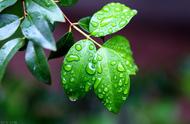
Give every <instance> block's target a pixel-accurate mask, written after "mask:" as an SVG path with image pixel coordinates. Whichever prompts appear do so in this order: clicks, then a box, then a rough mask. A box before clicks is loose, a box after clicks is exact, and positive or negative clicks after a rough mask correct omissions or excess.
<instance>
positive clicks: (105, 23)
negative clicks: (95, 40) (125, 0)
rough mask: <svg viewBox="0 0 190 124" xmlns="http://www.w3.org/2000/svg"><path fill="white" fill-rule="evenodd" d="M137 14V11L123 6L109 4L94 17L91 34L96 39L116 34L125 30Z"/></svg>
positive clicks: (91, 22)
mask: <svg viewBox="0 0 190 124" xmlns="http://www.w3.org/2000/svg"><path fill="white" fill-rule="evenodd" d="M136 14H137V11H136V10H132V9H130V8H129V7H127V6H125V5H123V4H120V3H110V4H107V5H106V6H104V7H103V8H102V9H101V10H100V11H98V12H97V13H95V14H94V15H93V16H92V19H91V21H90V27H89V30H90V33H91V35H93V36H95V37H101V36H106V35H108V34H112V33H115V32H117V31H119V30H121V29H122V28H124V27H125V26H126V25H127V24H128V23H129V21H130V20H131V19H132V17H133V16H135V15H136Z"/></svg>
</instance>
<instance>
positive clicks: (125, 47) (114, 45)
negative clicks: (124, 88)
mask: <svg viewBox="0 0 190 124" xmlns="http://www.w3.org/2000/svg"><path fill="white" fill-rule="evenodd" d="M103 46H104V47H107V48H110V49H112V50H114V51H115V52H117V53H119V54H120V56H121V57H122V58H124V59H125V63H126V65H127V67H128V69H127V70H128V73H129V74H132V75H134V74H136V71H137V70H138V67H137V65H136V64H135V63H134V59H133V53H132V51H131V47H130V44H129V41H128V40H127V39H126V38H125V37H123V36H121V35H116V36H114V37H112V38H111V39H109V40H108V41H107V42H106V43H105V44H104V45H103Z"/></svg>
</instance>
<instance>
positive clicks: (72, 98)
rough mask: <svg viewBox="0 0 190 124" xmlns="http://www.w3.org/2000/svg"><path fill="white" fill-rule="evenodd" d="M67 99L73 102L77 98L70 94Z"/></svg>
mask: <svg viewBox="0 0 190 124" xmlns="http://www.w3.org/2000/svg"><path fill="white" fill-rule="evenodd" d="M69 100H70V101H73V102H75V101H76V100H77V98H76V97H73V96H71V97H69Z"/></svg>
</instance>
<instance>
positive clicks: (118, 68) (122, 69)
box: [117, 63, 125, 72]
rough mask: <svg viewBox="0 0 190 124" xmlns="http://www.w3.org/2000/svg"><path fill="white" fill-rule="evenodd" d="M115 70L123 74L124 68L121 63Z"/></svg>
mask: <svg viewBox="0 0 190 124" xmlns="http://www.w3.org/2000/svg"><path fill="white" fill-rule="evenodd" d="M117 70H118V71H120V72H124V71H125V68H124V67H123V65H122V64H121V63H119V64H118V66H117Z"/></svg>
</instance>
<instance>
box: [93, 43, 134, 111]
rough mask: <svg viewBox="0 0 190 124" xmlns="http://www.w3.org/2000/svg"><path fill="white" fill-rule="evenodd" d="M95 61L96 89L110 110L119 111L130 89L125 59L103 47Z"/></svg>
mask: <svg viewBox="0 0 190 124" xmlns="http://www.w3.org/2000/svg"><path fill="white" fill-rule="evenodd" d="M94 62H97V64H96V70H97V73H96V80H95V84H94V91H95V93H96V95H97V96H98V98H99V99H100V100H101V101H102V102H103V104H104V105H105V107H106V108H107V109H108V110H109V111H111V112H114V113H118V112H119V110H120V108H121V105H122V104H123V103H124V102H125V100H126V99H127V96H128V93H129V89H130V84H129V83H130V79H129V75H128V73H127V67H126V66H125V61H124V59H123V58H122V57H121V56H120V55H119V53H117V52H115V51H114V50H112V49H109V48H104V47H102V48H100V49H99V50H98V51H97V54H96V57H95V58H94Z"/></svg>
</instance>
